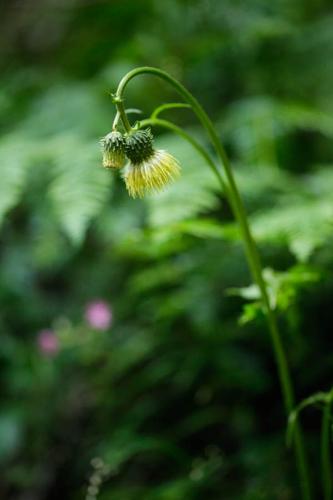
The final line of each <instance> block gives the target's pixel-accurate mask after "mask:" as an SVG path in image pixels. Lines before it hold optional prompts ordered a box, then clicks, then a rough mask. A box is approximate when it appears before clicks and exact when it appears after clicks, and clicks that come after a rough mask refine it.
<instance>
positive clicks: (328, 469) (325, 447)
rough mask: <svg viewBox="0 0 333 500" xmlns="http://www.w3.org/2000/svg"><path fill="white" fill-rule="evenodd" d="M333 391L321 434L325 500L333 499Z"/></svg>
mask: <svg viewBox="0 0 333 500" xmlns="http://www.w3.org/2000/svg"><path fill="white" fill-rule="evenodd" d="M332 399H333V390H332V389H331V391H330V392H329V394H328V397H327V401H326V404H325V408H324V411H323V421H322V432H321V467H322V482H323V492H324V499H325V500H331V499H332V459H331V425H332V424H331V408H332Z"/></svg>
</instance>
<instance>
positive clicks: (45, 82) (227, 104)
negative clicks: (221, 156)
mask: <svg viewBox="0 0 333 500" xmlns="http://www.w3.org/2000/svg"><path fill="white" fill-rule="evenodd" d="M138 65H150V66H158V67H160V68H163V69H165V70H167V71H169V72H170V73H171V74H172V75H173V76H175V77H176V78H178V79H180V80H182V81H183V82H184V84H185V85H187V86H188V88H189V89H190V90H191V91H192V92H193V93H194V94H195V95H196V96H197V97H198V98H199V100H200V101H201V102H202V104H203V105H204V106H205V107H206V109H207V110H208V112H209V113H210V114H211V116H212V118H213V119H214V121H215V123H216V126H217V129H218V131H219V134H220V136H221V139H222V140H223V142H224V144H225V145H226V148H227V151H228V153H229V155H230V157H231V159H232V162H233V167H234V170H235V172H236V176H237V181H238V182H239V185H240V189H241V192H242V196H243V198H244V201H245V204H246V207H247V210H248V212H249V214H250V220H251V225H252V227H253V231H254V234H255V236H256V239H257V241H258V243H259V245H260V252H261V254H262V257H263V261H264V266H265V268H266V271H265V275H266V279H267V282H268V283H269V287H270V293H271V296H272V300H274V304H275V306H276V309H277V313H278V314H279V321H280V324H281V328H282V331H283V341H284V343H285V345H286V348H287V351H288V357H289V360H290V363H291V366H292V374H293V377H294V380H295V382H296V387H297V391H296V392H297V399H298V401H301V400H302V398H304V397H307V396H309V395H310V394H312V393H314V392H317V391H318V390H327V389H328V388H329V387H330V385H331V384H332V373H333V358H332V346H333V340H332V321H333V314H332V310H333V308H332V296H333V273H332V264H333V252H332V250H333V238H332V234H333V233H332V228H333V224H332V223H333V198H332V192H333V144H332V137H333V117H332V110H333V12H332V7H331V1H330V0H293V1H290V0H271V1H270V2H267V1H265V0H247V1H241V0H193V1H189V0H188V1H185V0H183V1H182V0H163V1H161V0H136V1H132V0H110V1H104V0H8V1H7V2H6V1H4V2H1V30H0V68H1V76H0V78H1V85H0V127H1V136H0V217H1V235H0V239H1V247H0V255H1V268H0V301H1V310H0V334H1V342H0V346H1V347H0V359H1V365H0V366H1V395H0V401H1V412H0V467H1V475H0V497H1V498H3V499H8V500H46V499H47V500H55V499H59V498H61V499H64V500H66V499H69V500H76V499H87V500H93V499H94V498H96V497H97V498H98V499H100V500H132V499H133V500H134V499H135V500H201V499H203V498H207V499H211V500H220V499H222V500H225V499H226V500H229V499H241V500H260V499H262V500H273V499H279V500H291V499H295V500H297V499H299V491H298V489H297V488H298V487H297V480H296V474H295V469H294V462H293V456H292V453H291V452H290V450H289V451H288V450H287V448H286V446H285V430H286V418H285V415H284V411H283V407H282V402H281V397H280V390H279V386H278V382H277V376H276V369H275V364H274V359H273V355H272V349H271V345H270V341H269V336H268V332H267V329H266V325H265V320H264V318H263V315H262V311H261V308H260V304H259V303H258V301H257V293H256V289H255V288H253V287H251V279H250V276H249V273H248V269H247V265H246V262H245V258H244V254H243V248H242V244H241V241H240V239H239V234H238V231H237V228H236V227H235V224H234V221H233V218H232V215H231V212H230V209H229V207H228V205H227V203H226V200H225V197H224V195H223V193H221V192H220V191H219V187H218V185H217V184H216V181H215V179H214V177H213V176H212V174H211V172H210V171H209V169H207V167H206V165H204V164H203V162H202V159H201V158H199V157H198V156H197V154H196V153H195V152H194V151H193V150H192V149H191V147H190V146H188V144H186V143H184V141H183V140H181V139H180V138H179V137H176V136H173V135H170V134H167V133H165V132H164V131H162V130H156V143H157V144H159V145H161V146H163V147H164V148H167V149H168V150H169V151H170V152H171V153H173V154H174V155H175V156H177V157H178V159H179V160H180V161H181V164H182V167H183V175H182V178H181V179H180V181H179V182H177V183H176V184H174V185H173V186H171V187H170V188H168V189H167V190H166V191H165V192H163V193H161V194H159V195H156V196H155V195H154V196H151V197H148V198H147V199H146V200H143V201H136V200H131V199H129V197H128V196H127V194H126V192H125V189H124V185H123V182H122V180H121V178H120V177H119V176H117V175H115V176H113V175H111V174H110V173H109V172H107V171H105V170H103V168H101V167H100V164H101V153H100V148H99V144H98V141H99V139H100V138H101V137H102V136H103V135H105V134H106V133H107V132H109V130H110V128H111V124H112V119H113V116H114V109H113V105H112V102H111V99H110V96H109V92H110V91H113V90H115V88H116V85H117V82H118V81H119V79H120V78H121V77H122V76H123V74H124V73H125V72H126V71H128V70H130V69H132V68H134V67H135V66H138ZM175 100H178V98H177V97H176V96H175V94H174V92H173V91H172V89H170V88H169V87H167V85H166V84H164V83H162V82H161V81H158V80H157V79H154V78H153V77H140V78H138V79H137V80H136V81H135V82H132V83H131V84H130V85H129V87H128V91H127V102H126V104H127V106H128V107H135V108H139V109H141V110H142V112H143V114H142V116H143V117H145V116H148V115H149V114H150V113H151V112H152V111H153V109H154V108H155V107H156V106H157V105H159V104H161V103H162V102H170V101H175ZM166 117H168V118H170V119H172V120H174V121H175V122H177V123H178V124H180V125H182V126H184V127H185V128H186V129H187V130H188V131H189V132H191V133H193V134H195V135H196V137H197V138H198V139H199V140H200V141H202V143H203V144H204V145H206V137H205V135H204V134H203V133H202V131H201V130H200V127H198V124H197V122H196V120H195V118H194V116H193V115H191V113H190V112H189V111H188V110H175V111H173V112H167V113H166ZM132 118H133V119H134V120H135V119H137V116H134V115H133V117H132ZM320 418H321V414H320V408H319V409H318V408H310V409H307V410H306V411H305V412H304V419H303V420H304V425H305V429H306V440H307V446H308V449H309V452H310V455H311V470H312V474H313V480H314V481H315V484H316V488H317V494H316V495H317V496H316V498H320V497H321V492H320V471H319V468H318V457H319V455H318V453H319V431H320ZM100 483H102V484H100Z"/></svg>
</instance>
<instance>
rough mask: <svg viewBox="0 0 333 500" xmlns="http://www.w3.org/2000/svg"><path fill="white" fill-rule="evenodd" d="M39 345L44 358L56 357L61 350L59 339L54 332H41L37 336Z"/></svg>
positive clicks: (46, 330) (48, 330) (47, 330)
mask: <svg viewBox="0 0 333 500" xmlns="http://www.w3.org/2000/svg"><path fill="white" fill-rule="evenodd" d="M37 345H38V348H39V350H40V352H41V353H42V354H43V355H44V356H55V355H56V354H57V353H58V351H59V349H60V345H59V339H58V337H57V335H56V334H55V333H54V331H53V330H50V329H45V330H41V331H40V332H39V333H38V336H37Z"/></svg>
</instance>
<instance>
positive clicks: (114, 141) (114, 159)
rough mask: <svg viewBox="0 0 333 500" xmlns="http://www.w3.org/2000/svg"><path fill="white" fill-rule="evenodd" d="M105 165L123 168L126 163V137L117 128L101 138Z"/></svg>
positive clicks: (106, 166)
mask: <svg viewBox="0 0 333 500" xmlns="http://www.w3.org/2000/svg"><path fill="white" fill-rule="evenodd" d="M100 142H101V146H102V151H103V167H105V168H121V167H123V166H124V163H125V139H124V137H123V135H122V134H121V133H120V132H117V131H116V130H114V131H112V132H110V133H109V134H107V135H106V136H105V137H103V139H101V141H100Z"/></svg>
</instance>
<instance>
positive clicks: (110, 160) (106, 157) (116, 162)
mask: <svg viewBox="0 0 333 500" xmlns="http://www.w3.org/2000/svg"><path fill="white" fill-rule="evenodd" d="M124 163H125V156H124V154H123V153H118V152H116V151H104V152H103V167H105V168H121V167H123V166H124Z"/></svg>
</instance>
